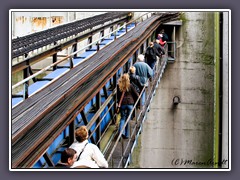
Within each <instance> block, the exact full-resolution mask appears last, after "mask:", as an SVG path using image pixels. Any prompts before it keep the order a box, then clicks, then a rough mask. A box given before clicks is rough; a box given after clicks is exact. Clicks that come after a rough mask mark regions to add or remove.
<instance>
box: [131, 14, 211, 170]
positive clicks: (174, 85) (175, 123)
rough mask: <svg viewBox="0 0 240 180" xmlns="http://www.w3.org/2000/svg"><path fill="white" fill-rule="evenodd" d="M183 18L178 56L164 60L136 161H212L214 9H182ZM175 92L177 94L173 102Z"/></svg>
mask: <svg viewBox="0 0 240 180" xmlns="http://www.w3.org/2000/svg"><path fill="white" fill-rule="evenodd" d="M181 19H182V20H183V25H182V27H181V28H179V29H177V32H176V40H177V60H176V62H175V63H174V64H168V66H167V69H166V71H165V73H164V75H163V78H162V79H161V82H160V85H159V87H158V89H157V91H156V95H155V97H154V100H153V101H152V103H151V106H150V112H149V113H148V114H147V120H146V121H145V124H144V128H143V132H142V134H141V143H140V147H138V148H139V149H137V151H140V155H139V156H136V155H135V157H138V158H139V159H137V160H136V159H134V162H135V163H136V164H135V165H133V166H135V167H140V168H201V167H211V166H212V165H211V164H208V162H209V161H212V157H213V123H214V116H213V107H214V99H213V98H214V89H213V85H214V77H213V76H214V13H211V12H186V13H184V15H182V16H181ZM174 96H179V97H180V99H181V103H180V104H178V105H177V106H176V107H173V104H172V100H173V97H174ZM196 163H201V165H196ZM202 163H206V164H202ZM133 166H132V167H133Z"/></svg>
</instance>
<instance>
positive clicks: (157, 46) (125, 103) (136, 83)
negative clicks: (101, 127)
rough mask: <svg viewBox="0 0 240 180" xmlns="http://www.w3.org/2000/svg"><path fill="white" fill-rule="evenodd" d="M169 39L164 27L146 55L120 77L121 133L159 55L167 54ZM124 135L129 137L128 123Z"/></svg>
mask: <svg viewBox="0 0 240 180" xmlns="http://www.w3.org/2000/svg"><path fill="white" fill-rule="evenodd" d="M167 41H168V37H167V35H166V33H165V32H164V29H162V30H161V32H160V34H158V37H157V39H156V40H155V41H154V42H150V43H149V47H147V49H146V52H145V55H143V54H140V55H139V56H138V59H137V62H136V63H135V64H134V65H133V66H131V67H130V68H129V73H125V74H123V75H122V76H121V77H120V78H119V80H118V86H117V103H118V107H119V108H120V113H121V119H120V123H119V129H118V131H119V133H121V131H122V129H123V126H124V124H125V122H126V120H127V119H128V117H129V115H130V113H131V111H132V109H133V107H134V104H135V103H136V101H137V99H138V96H139V94H140V93H141V91H142V89H143V87H144V86H148V79H149V78H151V77H152V76H153V69H154V66H155V64H156V61H157V56H158V57H159V59H160V58H161V57H162V55H164V54H165V49H164V47H165V45H166V43H167ZM144 59H145V61H146V62H145V61H144ZM122 137H123V138H124V139H128V138H129V127H128V123H127V124H126V126H125V129H124V130H123V132H122Z"/></svg>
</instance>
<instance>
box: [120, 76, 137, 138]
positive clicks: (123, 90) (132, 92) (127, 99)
mask: <svg viewBox="0 0 240 180" xmlns="http://www.w3.org/2000/svg"><path fill="white" fill-rule="evenodd" d="M138 96H139V94H138V92H137V91H136V89H135V88H134V87H133V85H132V84H131V83H130V79H129V75H128V73H125V74H123V75H122V76H121V77H120V78H119V80H118V86H117V102H118V104H119V102H120V99H122V101H121V106H120V113H121V119H120V124H119V133H120V132H121V130H122V128H123V125H124V124H125V122H126V120H127V118H128V116H129V114H130V112H131V111H132V109H133V105H134V104H135V102H136V101H137V99H138ZM122 137H123V138H124V139H128V138H129V131H128V124H127V125H126V127H125V130H124V131H123V135H122Z"/></svg>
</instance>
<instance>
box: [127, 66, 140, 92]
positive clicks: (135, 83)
mask: <svg viewBox="0 0 240 180" xmlns="http://www.w3.org/2000/svg"><path fill="white" fill-rule="evenodd" d="M129 78H130V83H131V84H132V85H133V86H134V88H135V89H136V91H137V92H138V93H139V94H140V93H141V90H142V86H141V84H140V77H139V76H138V75H136V68H135V67H134V66H131V67H130V68H129Z"/></svg>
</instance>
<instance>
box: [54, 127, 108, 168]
mask: <svg viewBox="0 0 240 180" xmlns="http://www.w3.org/2000/svg"><path fill="white" fill-rule="evenodd" d="M75 138H76V141H75V142H74V143H73V144H72V145H71V146H70V147H69V148H66V149H65V150H64V151H63V152H62V153H61V161H60V162H59V163H57V164H56V166H55V167H56V168H108V162H107V161H106V159H105V158H104V155H103V154H102V152H101V151H100V149H99V148H98V147H97V146H96V145H95V144H92V143H90V142H89V141H88V130H87V127H86V126H81V127H79V128H78V129H77V130H76V131H75Z"/></svg>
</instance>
